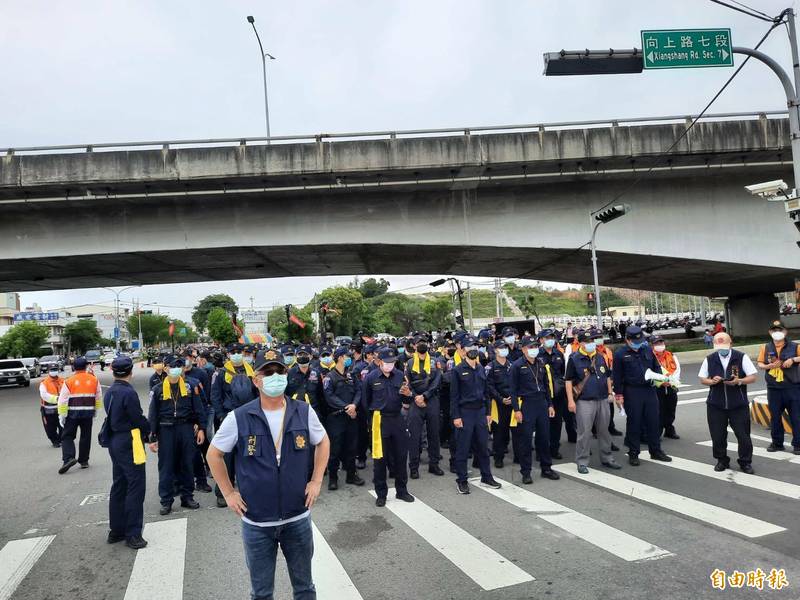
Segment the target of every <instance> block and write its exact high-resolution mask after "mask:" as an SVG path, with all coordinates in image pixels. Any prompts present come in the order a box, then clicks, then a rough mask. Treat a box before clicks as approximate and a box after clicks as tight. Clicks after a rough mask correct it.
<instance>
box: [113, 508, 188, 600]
mask: <svg viewBox="0 0 800 600" xmlns="http://www.w3.org/2000/svg"><path fill="white" fill-rule="evenodd" d="M186 522H187V519H185V518H184V519H170V520H168V521H156V522H155V523H147V524H146V525H145V531H144V534H145V535H146V536H147V542H148V545H147V548H144V549H142V550H138V551H137V552H136V560H135V561H134V563H133V570H132V571H131V578H130V579H129V580H128V588H127V589H126V590H125V600H153V598H158V599H159V600H181V599H182V598H183V569H184V564H185V556H186Z"/></svg>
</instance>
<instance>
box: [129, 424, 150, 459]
mask: <svg viewBox="0 0 800 600" xmlns="http://www.w3.org/2000/svg"><path fill="white" fill-rule="evenodd" d="M131 443H132V445H133V464H135V465H143V464H144V463H145V461H146V460H147V454H145V451H144V444H143V443H142V432H141V431H140V430H139V429H138V428H136V429H131Z"/></svg>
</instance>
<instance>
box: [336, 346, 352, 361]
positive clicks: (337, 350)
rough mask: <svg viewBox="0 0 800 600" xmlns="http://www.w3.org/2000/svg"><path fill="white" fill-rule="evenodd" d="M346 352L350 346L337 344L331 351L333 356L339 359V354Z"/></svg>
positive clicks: (344, 354)
mask: <svg viewBox="0 0 800 600" xmlns="http://www.w3.org/2000/svg"><path fill="white" fill-rule="evenodd" d="M348 354H350V348H348V347H347V346H339V347H338V348H337V349H336V350H334V351H333V358H334V359H336V360H339V357H340V356H347V355H348Z"/></svg>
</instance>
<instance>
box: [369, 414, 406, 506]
mask: <svg viewBox="0 0 800 600" xmlns="http://www.w3.org/2000/svg"><path fill="white" fill-rule="evenodd" d="M381 445H382V446H383V458H378V459H376V458H374V457H373V459H372V483H373V484H374V485H375V494H376V495H377V496H378V498H386V495H387V494H388V493H389V486H388V485H387V483H386V466H387V465H386V461H387V459H388V458H389V457H391V462H392V470H393V472H394V487H395V491H396V492H398V493H399V492H405V491H406V490H407V489H408V488H407V486H408V470H407V469H406V463H407V462H408V428H407V427H406V420H405V417H403V416H402V415H381ZM373 450H374V448H373Z"/></svg>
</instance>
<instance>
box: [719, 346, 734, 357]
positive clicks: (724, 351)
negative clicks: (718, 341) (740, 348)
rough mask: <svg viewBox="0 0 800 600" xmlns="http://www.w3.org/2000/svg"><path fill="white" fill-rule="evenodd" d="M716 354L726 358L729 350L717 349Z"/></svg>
mask: <svg viewBox="0 0 800 600" xmlns="http://www.w3.org/2000/svg"><path fill="white" fill-rule="evenodd" d="M717 352H719V355H720V356H728V354H730V353H731V349H730V348H717Z"/></svg>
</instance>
